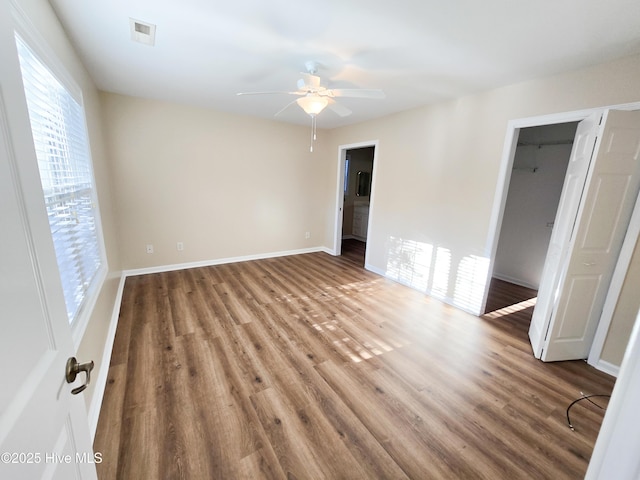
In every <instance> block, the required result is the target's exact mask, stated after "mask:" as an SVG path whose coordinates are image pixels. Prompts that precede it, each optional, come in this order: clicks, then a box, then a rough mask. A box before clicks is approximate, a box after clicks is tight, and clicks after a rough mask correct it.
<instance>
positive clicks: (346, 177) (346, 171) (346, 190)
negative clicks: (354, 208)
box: [344, 153, 351, 195]
mask: <svg viewBox="0 0 640 480" xmlns="http://www.w3.org/2000/svg"><path fill="white" fill-rule="evenodd" d="M349 160H351V155H349V154H348V153H347V156H346V158H345V161H344V194H345V195H348V194H349Z"/></svg>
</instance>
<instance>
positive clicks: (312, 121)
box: [309, 115, 316, 153]
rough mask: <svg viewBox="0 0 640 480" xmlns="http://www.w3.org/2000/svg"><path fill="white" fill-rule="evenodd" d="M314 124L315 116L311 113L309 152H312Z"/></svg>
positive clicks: (314, 133) (314, 134)
mask: <svg viewBox="0 0 640 480" xmlns="http://www.w3.org/2000/svg"><path fill="white" fill-rule="evenodd" d="M315 126H316V117H314V116H313V115H312V116H311V146H310V147H309V152H311V153H313V139H314V138H315V136H316V132H315Z"/></svg>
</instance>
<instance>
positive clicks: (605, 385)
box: [94, 253, 613, 480]
mask: <svg viewBox="0 0 640 480" xmlns="http://www.w3.org/2000/svg"><path fill="white" fill-rule="evenodd" d="M498 312H499V311H498ZM494 313H495V312H494ZM527 328H528V324H527V322H523V321H519V320H518V319H515V320H514V319H512V318H511V317H510V315H509V314H508V313H503V314H499V313H498V314H494V315H492V314H487V315H485V316H483V317H474V316H471V315H468V314H465V313H463V312H461V311H459V310H457V309H455V308H452V307H449V306H447V305H444V304H442V303H440V302H438V301H436V300H434V299H431V298H429V297H427V296H426V295H424V294H421V293H419V292H417V291H415V290H411V289H409V288H407V287H404V286H402V285H399V284H397V283H394V282H391V281H389V280H386V279H384V278H382V277H380V276H378V275H375V274H373V273H371V272H368V271H365V270H364V269H363V268H362V267H361V266H358V265H357V264H356V262H354V261H353V259H351V258H350V257H349V255H345V256H343V257H332V256H330V255H327V254H324V253H313V254H306V255H298V256H293V257H281V258H274V259H268V260H259V261H251V262H245V263H238V264H227V265H220V266H215V267H208V268H194V269H189V270H183V271H176V272H166V273H159V274H151V275H144V276H137V277H130V278H128V279H127V281H126V286H125V291H124V297H123V301H122V308H121V312H120V319H119V324H118V330H117V334H116V340H115V345H114V350H113V356H112V360H111V366H110V369H109V377H108V382H107V388H106V392H105V397H104V401H103V405H102V411H101V416H100V421H99V425H98V431H97V435H96V440H95V444H94V448H95V450H96V451H99V452H101V453H102V455H103V462H102V463H101V464H99V465H97V467H98V475H99V478H100V479H101V480H107V479H136V480H137V479H180V478H184V479H191V480H196V479H258V478H283V479H284V478H289V479H387V478H394V479H395V478H405V479H406V478H412V479H438V478H443V479H472V478H486V479H503V478H504V479H554V480H556V479H580V478H583V476H584V473H585V471H586V467H587V464H588V460H589V457H590V455H591V452H592V449H593V445H594V442H595V438H596V436H597V432H598V429H599V425H600V423H601V421H602V411H601V410H598V409H597V408H595V407H594V406H592V405H589V404H588V402H581V403H580V404H578V405H576V406H575V407H574V408H573V409H572V412H571V413H572V422H573V424H574V426H575V427H576V431H575V432H572V431H571V430H570V429H569V428H568V427H567V425H566V420H565V410H566V407H567V406H568V404H569V403H570V402H571V401H572V400H574V399H575V398H578V397H579V396H580V392H581V391H582V392H585V393H609V392H610V391H611V389H612V387H613V379H612V378H611V377H609V376H608V375H605V374H603V373H600V372H598V371H596V370H594V369H592V368H591V367H589V366H588V365H587V364H586V363H584V362H582V361H577V362H561V363H552V364H545V363H542V362H540V361H538V360H536V359H534V358H533V356H532V354H531V349H530V346H529V344H528V340H527V335H526V331H527Z"/></svg>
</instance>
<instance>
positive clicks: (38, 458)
mask: <svg viewBox="0 0 640 480" xmlns="http://www.w3.org/2000/svg"><path fill="white" fill-rule="evenodd" d="M10 18H11V16H10V14H9V11H8V2H5V1H1V2H0V65H2V68H1V69H0V226H1V228H2V232H1V234H0V329H1V332H2V333H0V372H1V374H2V387H1V388H0V478H2V479H12V480H19V479H29V480H32V479H38V478H57V479H65V480H67V479H74V478H83V479H93V478H97V477H96V471H95V465H94V463H93V462H94V461H95V460H96V457H94V453H93V450H92V447H91V440H90V434H89V427H88V423H87V415H86V408H85V404H84V398H83V396H82V394H80V395H72V394H71V389H72V388H73V387H78V386H79V385H80V384H81V382H83V381H84V374H81V375H80V376H79V378H78V379H77V380H76V381H75V383H74V384H73V385H70V384H68V383H67V382H66V380H65V365H66V362H67V359H68V358H69V357H71V356H73V355H74V353H75V352H74V346H73V342H72V339H71V329H70V327H69V324H68V320H67V314H66V308H65V306H64V297H63V294H62V287H61V285H60V279H59V276H58V273H57V265H56V260H55V253H54V249H53V244H52V242H51V237H50V234H49V231H48V228H49V226H48V220H47V216H46V212H45V209H44V201H43V199H42V189H41V187H40V181H39V178H38V173H37V165H36V159H35V153H34V151H33V145H32V143H30V142H31V138H30V131H29V120H28V117H27V110H26V103H25V100H24V95H23V92H22V86H21V83H20V73H19V67H18V63H17V62H18V59H17V54H16V52H15V44H14V43H13V42H14V40H13V30H12V28H11V24H10ZM38 195H39V197H38ZM81 360H82V359H81ZM97 460H98V461H99V460H100V456H99V455H98V456H97Z"/></svg>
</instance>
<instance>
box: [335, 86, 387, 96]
mask: <svg viewBox="0 0 640 480" xmlns="http://www.w3.org/2000/svg"><path fill="white" fill-rule="evenodd" d="M327 94H328V95H329V96H330V97H351V98H385V97H386V95H385V94H384V92H383V91H382V90H376V89H368V88H332V89H330V90H327Z"/></svg>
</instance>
